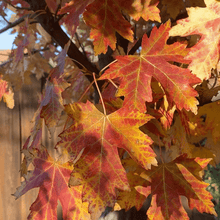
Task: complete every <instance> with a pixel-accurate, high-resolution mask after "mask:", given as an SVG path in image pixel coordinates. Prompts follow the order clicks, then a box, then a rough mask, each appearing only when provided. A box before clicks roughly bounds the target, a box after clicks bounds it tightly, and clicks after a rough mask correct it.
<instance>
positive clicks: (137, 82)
mask: <svg viewBox="0 0 220 220" xmlns="http://www.w3.org/2000/svg"><path fill="white" fill-rule="evenodd" d="M169 30H170V21H168V22H167V23H165V24H163V25H161V26H160V28H159V29H157V28H156V27H154V28H153V30H152V33H151V37H150V38H148V37H147V35H144V37H143V40H142V50H141V54H140V56H139V55H132V56H117V57H116V59H117V60H118V61H117V62H115V63H113V64H112V65H110V68H109V69H108V70H106V72H105V73H104V74H103V75H102V76H101V77H100V79H115V78H117V77H120V78H121V84H120V87H119V90H118V93H117V96H125V100H124V106H127V107H128V108H129V109H138V110H139V111H141V112H145V111H146V108H145V101H147V102H151V101H152V90H151V80H152V77H154V78H155V79H156V80H157V81H158V82H160V84H161V85H162V87H163V89H164V91H165V93H166V95H167V99H168V102H169V103H170V104H172V103H173V102H174V103H175V104H176V105H177V107H178V108H179V109H180V110H181V109H182V108H185V109H186V110H191V111H193V112H196V111H197V106H196V105H197V103H198V101H197V100H196V98H195V96H197V92H196V91H195V90H194V89H193V88H192V87H191V85H194V84H197V83H199V82H200V80H199V79H198V78H197V77H196V76H194V75H193V74H191V73H190V71H189V70H188V69H183V68H180V67H178V66H175V65H172V64H171V63H169V62H171V61H173V62H178V63H189V61H187V60H185V59H184V56H185V55H186V54H187V53H188V50H187V49H185V47H186V46H185V45H182V44H180V43H178V42H177V43H174V44H172V45H167V44H166V41H167V39H168V37H169Z"/></svg>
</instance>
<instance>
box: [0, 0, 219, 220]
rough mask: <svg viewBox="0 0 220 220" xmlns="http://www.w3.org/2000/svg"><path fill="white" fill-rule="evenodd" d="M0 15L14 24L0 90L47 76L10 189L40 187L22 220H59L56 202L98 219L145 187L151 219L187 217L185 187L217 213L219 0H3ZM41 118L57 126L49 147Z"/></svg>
mask: <svg viewBox="0 0 220 220" xmlns="http://www.w3.org/2000/svg"><path fill="white" fill-rule="evenodd" d="M7 9H10V10H12V11H13V12H14V13H15V14H14V15H12V16H11V19H10V21H7V19H6V15H7ZM0 15H1V17H2V19H4V20H5V22H8V23H6V26H5V27H4V28H3V29H1V30H0V33H3V32H4V31H6V30H8V29H10V28H12V29H13V32H17V36H16V38H15V41H14V43H13V45H14V47H13V48H14V49H12V52H11V55H10V57H9V60H8V61H7V62H5V63H3V64H1V65H0V100H1V99H3V101H4V102H5V103H6V105H7V107H9V108H13V107H14V92H16V91H17V90H19V89H20V88H21V87H22V85H24V84H30V83H31V80H30V76H31V75H33V74H34V75H35V76H36V78H37V79H38V80H39V79H45V81H46V83H45V84H44V89H43V91H42V94H40V97H39V106H38V109H36V112H35V115H34V118H33V127H32V129H31V131H30V135H29V137H28V139H27V140H26V142H25V144H24V146H23V149H22V153H23V161H22V164H21V170H20V172H21V176H22V177H23V178H24V181H23V182H22V183H21V186H20V187H18V189H17V191H16V192H15V193H14V196H15V197H16V199H18V198H19V197H21V196H22V195H23V194H25V193H26V192H27V191H28V190H30V189H32V188H35V187H39V194H38V197H37V199H36V201H35V202H34V203H33V204H32V205H31V206H30V214H29V216H28V219H57V216H56V208H57V204H58V200H59V201H60V202H61V205H62V210H63V219H76V220H77V219H78V220H83V219H91V220H95V219H98V218H99V217H100V215H101V214H102V212H103V211H104V210H105V208H106V207H107V206H108V207H111V208H112V210H120V209H125V210H126V211H127V210H129V209H130V208H132V207H135V208H136V209H137V210H140V209H141V207H142V205H143V203H144V201H145V200H146V198H148V197H149V196H150V195H151V196H152V199H151V205H150V207H149V209H148V210H147V212H146V217H148V218H149V219H152V220H153V219H155V220H156V219H167V220H168V219H189V217H188V215H187V212H186V211H185V209H184V207H183V204H182V202H181V197H183V196H184V197H186V198H187V199H188V205H189V208H190V209H193V208H196V209H197V210H198V211H199V212H202V213H203V212H205V213H209V214H213V215H217V213H216V211H215V208H214V203H213V202H212V199H213V197H212V194H211V193H210V192H209V191H207V190H206V188H207V187H208V186H209V183H211V181H210V179H208V180H209V183H206V182H208V181H206V182H205V181H204V180H203V174H204V170H205V169H206V168H207V166H208V164H209V163H210V164H212V165H213V166H216V165H217V164H218V163H219V162H220V157H219V155H218V151H219V146H220V129H219V124H220V116H219V111H220V101H219V99H220V98H218V97H219V95H218V94H219V93H218V92H219V90H220V87H219V83H220V80H219V73H218V65H219V64H218V62H219V36H220V35H219V25H220V2H219V1H216V0H172V1H168V0H144V1H139V0H85V1H81V0H63V1H59V0H58V1H57V0H56V1H55V0H39V1H34V0H2V1H0ZM64 29H65V31H64ZM59 46H61V48H62V49H59ZM211 82H213V85H210V83H211ZM44 126H46V128H47V129H48V131H49V132H50V133H51V134H53V133H54V131H55V129H58V128H59V129H60V130H61V132H60V134H59V141H58V142H57V143H56V145H55V146H54V151H56V152H58V153H59V156H57V157H55V156H54V157H53V156H52V155H49V153H48V151H47V146H43V145H42V143H41V142H42V130H43V127H44ZM158 149H159V150H158ZM31 164H32V165H33V166H34V169H33V170H31V168H30V165H31ZM214 198H215V197H214ZM215 199H216V198H215ZM218 201H219V200H218ZM217 212H219V209H217Z"/></svg>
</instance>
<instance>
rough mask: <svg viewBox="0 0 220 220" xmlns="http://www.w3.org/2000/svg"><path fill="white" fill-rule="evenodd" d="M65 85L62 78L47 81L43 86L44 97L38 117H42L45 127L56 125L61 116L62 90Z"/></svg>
mask: <svg viewBox="0 0 220 220" xmlns="http://www.w3.org/2000/svg"><path fill="white" fill-rule="evenodd" d="M66 86H67V83H65V82H64V81H63V80H62V78H60V79H58V80H56V79H55V78H54V79H53V83H51V82H49V81H48V82H47V84H46V88H45V97H44V98H43V100H42V101H41V108H42V109H41V113H40V117H41V118H44V120H45V123H46V125H47V127H48V128H49V129H50V128H52V127H54V126H56V125H57V123H58V122H59V119H60V117H61V113H62V111H63V110H64V108H63V99H62V96H61V93H62V91H64V88H65V87H66Z"/></svg>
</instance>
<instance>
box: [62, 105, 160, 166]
mask: <svg viewBox="0 0 220 220" xmlns="http://www.w3.org/2000/svg"><path fill="white" fill-rule="evenodd" d="M65 110H66V112H67V114H68V115H69V116H70V117H71V118H72V119H73V120H74V123H73V125H72V126H70V127H69V128H67V129H66V130H65V131H63V132H62V133H61V134H60V135H59V137H60V138H61V141H60V142H58V145H62V146H63V147H64V148H66V149H67V150H68V151H69V153H71V154H72V155H73V157H74V158H75V157H76V156H77V155H78V154H79V153H80V152H81V150H82V149H84V148H85V147H89V146H90V147H92V146H93V147H94V143H96V142H97V144H98V146H99V145H101V146H102V148H103V149H106V148H108V147H111V148H112V149H114V151H115V152H117V151H116V149H117V148H123V149H125V150H126V151H127V152H128V153H129V154H130V156H131V157H132V158H133V159H134V160H135V161H136V162H137V163H139V164H141V165H142V166H143V167H145V168H149V167H150V165H151V164H156V160H155V158H154V157H155V154H154V152H153V150H152V149H151V147H150V144H152V140H151V139H150V138H149V137H148V136H147V135H145V134H144V133H142V132H141V131H140V130H139V127H140V126H141V125H143V124H145V123H147V122H148V121H149V120H150V119H152V117H151V116H150V115H146V114H143V113H140V112H138V111H137V110H133V111H128V110H127V109H126V108H121V109H119V110H117V111H115V112H114V113H112V114H110V115H105V114H103V113H102V112H100V111H99V110H98V109H97V108H96V107H95V106H94V105H93V104H92V103H90V102H89V101H87V103H86V104H84V103H74V104H69V105H66V106H65ZM99 142H100V144H99Z"/></svg>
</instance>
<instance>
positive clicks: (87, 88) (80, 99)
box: [78, 81, 94, 102]
mask: <svg viewBox="0 0 220 220" xmlns="http://www.w3.org/2000/svg"><path fill="white" fill-rule="evenodd" d="M93 83H94V81H93V82H91V83H90V84H89V86H88V87H87V88H86V90H85V91H84V93H83V94H82V95H81V97H80V98H79V100H78V102H81V100H82V98H83V96H84V95H85V94H86V93H87V92H88V90H89V89H90V88H91V86H92V85H93Z"/></svg>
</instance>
